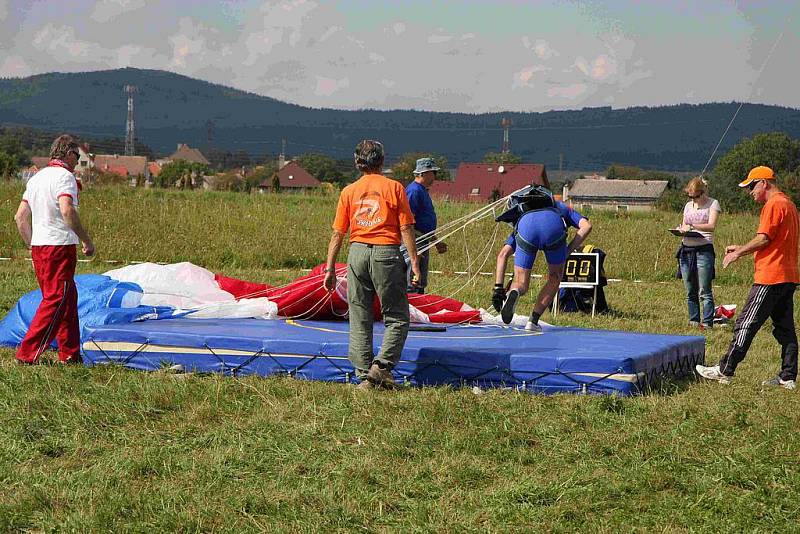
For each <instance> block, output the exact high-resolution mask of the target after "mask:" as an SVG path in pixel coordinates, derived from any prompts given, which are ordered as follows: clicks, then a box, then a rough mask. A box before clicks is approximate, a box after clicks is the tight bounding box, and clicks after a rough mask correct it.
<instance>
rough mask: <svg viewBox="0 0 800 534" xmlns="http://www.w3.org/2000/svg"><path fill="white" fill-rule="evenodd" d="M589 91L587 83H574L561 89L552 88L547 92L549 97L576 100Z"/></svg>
mask: <svg viewBox="0 0 800 534" xmlns="http://www.w3.org/2000/svg"><path fill="white" fill-rule="evenodd" d="M587 90H588V87H587V85H586V84H585V83H573V84H570V85H565V86H561V87H550V88H549V89H548V90H547V96H548V97H551V98H564V99H567V100H575V99H576V98H578V97H580V96H583V95H584V94H586V91H587Z"/></svg>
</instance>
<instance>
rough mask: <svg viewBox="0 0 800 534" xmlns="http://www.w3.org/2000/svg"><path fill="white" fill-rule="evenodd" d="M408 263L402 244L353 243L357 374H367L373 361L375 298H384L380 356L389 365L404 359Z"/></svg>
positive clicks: (350, 284) (350, 276)
mask: <svg viewBox="0 0 800 534" xmlns="http://www.w3.org/2000/svg"><path fill="white" fill-rule="evenodd" d="M405 270H406V267H405V262H404V261H403V255H402V254H401V253H400V247H399V246H398V245H365V244H364V243H351V244H350V252H349V254H348V255H347V302H348V306H349V314H350V350H349V357H350V361H351V362H352V363H353V366H354V367H355V368H356V376H358V377H359V378H363V377H365V376H366V374H367V371H368V370H369V367H370V365H372V362H373V358H374V353H373V347H372V326H373V323H374V321H375V317H374V313H373V308H372V306H373V304H372V303H373V301H374V298H375V295H376V294H377V295H378V298H379V299H380V302H381V313H382V314H383V323H384V325H385V326H386V329H385V332H384V334H383V344H382V345H381V350H380V353H379V354H378V356H377V358H374V360H377V361H379V362H381V364H382V365H386V366H388V367H389V369H391V368H393V367H394V365H395V364H396V363H397V361H398V360H399V359H400V353H401V352H402V350H403V345H404V344H405V342H406V337H407V336H408V325H409V314H408V295H407V294H406V272H405Z"/></svg>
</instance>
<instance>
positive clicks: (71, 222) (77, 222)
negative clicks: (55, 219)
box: [58, 196, 94, 256]
mask: <svg viewBox="0 0 800 534" xmlns="http://www.w3.org/2000/svg"><path fill="white" fill-rule="evenodd" d="M58 209H59V210H60V211H61V216H62V217H64V222H65V223H67V226H69V227H70V229H71V230H72V231H73V232H75V233H76V234H77V235H78V239H80V240H81V243H82V244H83V253H84V254H86V255H87V256H91V255H92V254H94V243H93V242H92V238H91V237H90V236H89V232H87V231H86V229H85V228H84V227H83V224H81V218H80V217H79V216H78V210H76V209H75V206H73V205H72V199H71V198H70V197H68V196H62V197H59V199H58Z"/></svg>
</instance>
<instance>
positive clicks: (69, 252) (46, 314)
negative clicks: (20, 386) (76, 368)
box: [17, 245, 81, 363]
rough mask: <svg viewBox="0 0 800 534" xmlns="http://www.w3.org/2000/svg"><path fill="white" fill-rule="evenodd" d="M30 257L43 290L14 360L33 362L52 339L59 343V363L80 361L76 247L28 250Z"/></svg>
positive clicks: (61, 246) (34, 248)
mask: <svg viewBox="0 0 800 534" xmlns="http://www.w3.org/2000/svg"><path fill="white" fill-rule="evenodd" d="M31 258H32V259H33V268H34V270H35V271H36V279H37V280H38V281H39V287H40V288H41V289H42V302H41V304H39V309H37V310H36V315H34V317H33V320H32V321H31V326H30V328H28V333H27V334H25V339H23V340H22V343H21V344H20V346H19V348H18V349H17V359H18V360H19V361H21V362H24V363H36V361H37V360H38V359H39V356H41V355H42V353H43V352H44V351H45V350H46V349H47V348H48V347H49V346H50V343H52V341H53V339H55V340H56V341H57V342H58V359H59V360H61V361H62V362H66V361H76V360H77V361H80V358H81V352H80V350H81V346H80V345H81V341H80V330H79V327H78V290H77V288H76V287H75V265H76V263H77V252H76V249H75V245H54V246H36V247H31Z"/></svg>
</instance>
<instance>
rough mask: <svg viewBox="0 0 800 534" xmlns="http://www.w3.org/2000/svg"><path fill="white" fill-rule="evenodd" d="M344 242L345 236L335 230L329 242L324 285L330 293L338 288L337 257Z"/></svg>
mask: <svg viewBox="0 0 800 534" xmlns="http://www.w3.org/2000/svg"><path fill="white" fill-rule="evenodd" d="M343 241H344V234H343V233H342V232H339V231H338V230H334V231H333V233H332V234H331V240H330V241H329V242H328V256H327V258H326V260H325V279H324V280H323V282H322V285H323V286H325V289H327V290H328V291H333V289H334V288H335V287H336V270H335V269H336V256H337V255H338V254H339V250H340V249H341V248H342V242H343Z"/></svg>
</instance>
